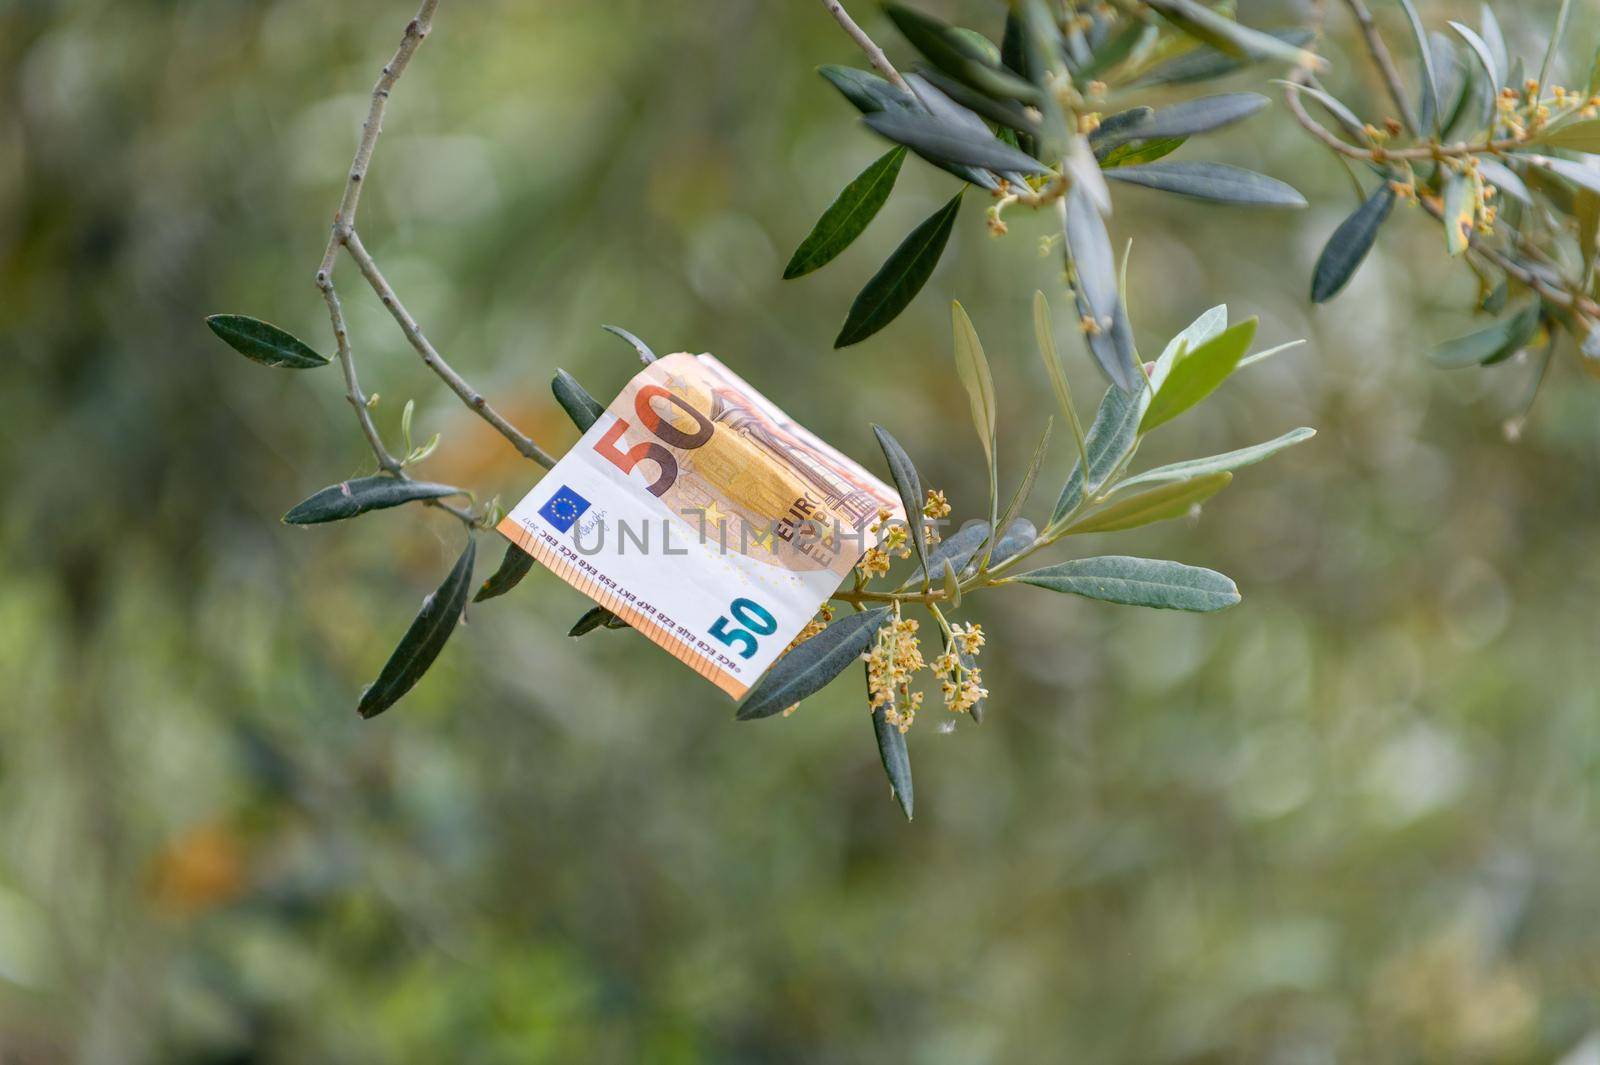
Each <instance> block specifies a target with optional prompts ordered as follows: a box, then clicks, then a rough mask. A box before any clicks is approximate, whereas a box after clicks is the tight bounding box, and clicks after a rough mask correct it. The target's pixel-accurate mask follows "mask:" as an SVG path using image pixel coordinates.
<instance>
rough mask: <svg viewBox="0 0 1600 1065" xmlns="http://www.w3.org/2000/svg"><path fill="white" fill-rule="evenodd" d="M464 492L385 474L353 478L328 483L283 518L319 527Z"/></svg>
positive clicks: (287, 521)
mask: <svg viewBox="0 0 1600 1065" xmlns="http://www.w3.org/2000/svg"><path fill="white" fill-rule="evenodd" d="M466 494H467V493H466V490H465V489H461V488H456V487H453V486H451V485H448V484H429V483H428V482H427V481H402V480H401V479H400V478H398V477H391V476H389V475H388V474H386V473H380V474H374V475H373V476H371V477H353V478H351V479H350V480H348V481H340V482H339V483H338V484H331V485H329V486H328V487H326V488H324V489H322V490H321V491H319V492H316V493H314V494H313V495H310V496H308V497H306V498H305V499H302V500H301V501H300V502H298V503H296V504H295V505H294V506H293V507H291V508H290V510H289V513H287V514H285V515H284V516H283V521H284V523H285V524H286V525H320V524H322V523H323V522H328V521H342V520H344V519H345V518H353V517H355V516H356V515H358V514H365V513H366V512H367V511H369V510H386V509H388V508H389V507H398V506H400V505H401V504H402V503H410V502H412V501H414V500H418V499H439V498H441V497H443V496H455V495H466Z"/></svg>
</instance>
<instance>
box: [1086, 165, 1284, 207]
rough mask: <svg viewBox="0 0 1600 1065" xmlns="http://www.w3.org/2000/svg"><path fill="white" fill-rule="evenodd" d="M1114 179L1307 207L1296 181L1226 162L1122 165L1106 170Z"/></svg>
mask: <svg viewBox="0 0 1600 1065" xmlns="http://www.w3.org/2000/svg"><path fill="white" fill-rule="evenodd" d="M1105 174H1106V177H1107V178H1108V179H1110V180H1112V181H1123V182H1126V183H1128V184H1130V185H1142V186H1143V187H1145V188H1147V189H1157V190H1159V191H1161V192H1172V193H1176V194H1178V195H1180V196H1188V197H1190V198H1192V199H1196V200H1208V201H1210V202H1212V203H1226V204H1233V205H1236V206H1241V207H1304V206H1305V205H1306V198H1305V197H1304V196H1302V195H1300V193H1299V191H1298V190H1296V189H1295V187H1294V186H1293V185H1289V184H1286V183H1284V182H1282V181H1279V180H1278V179H1277V178H1272V177H1268V176H1267V175H1265V174H1258V173H1256V172H1255V171H1254V170H1246V169H1244V168H1243V167H1238V166H1229V165H1228V164H1227V163H1204V162H1158V163H1140V164H1138V165H1135V166H1119V167H1116V168H1114V169H1111V170H1107V171H1106V172H1105Z"/></svg>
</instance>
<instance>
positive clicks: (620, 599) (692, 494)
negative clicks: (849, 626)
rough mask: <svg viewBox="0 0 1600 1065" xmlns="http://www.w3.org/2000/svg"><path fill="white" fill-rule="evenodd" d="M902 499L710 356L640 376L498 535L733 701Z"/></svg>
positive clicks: (683, 358) (672, 358) (899, 514)
mask: <svg viewBox="0 0 1600 1065" xmlns="http://www.w3.org/2000/svg"><path fill="white" fill-rule="evenodd" d="M882 511H888V512H889V514H890V515H891V516H892V517H894V518H897V519H901V520H903V519H904V516H905V514H904V508H903V507H902V506H901V504H900V500H899V497H898V495H897V494H896V493H895V492H894V491H893V490H892V489H891V488H889V486H888V485H886V484H884V483H883V482H882V481H880V480H878V479H877V478H876V477H874V476H872V474H870V473H868V472H867V471H866V470H864V469H863V468H862V467H861V466H860V465H858V464H857V463H855V462H854V461H852V460H851V459H849V458H847V457H845V456H844V455H843V454H841V453H840V452H838V451H836V450H835V449H834V448H832V447H830V446H829V445H828V444H827V443H825V442H824V441H822V440H821V439H820V438H818V437H817V436H816V435H815V434H813V433H811V432H810V431H809V430H807V429H806V428H805V427H804V426H801V425H799V424H798V423H796V422H795V421H793V420H792V419H791V418H790V417H789V416H788V415H787V414H785V413H784V412H783V411H781V410H779V409H778V408H777V407H776V406H774V405H773V404H772V403H771V402H770V401H769V400H767V398H766V397H765V396H763V395H761V393H759V392H757V391H756V390H755V389H753V388H751V387H750V386H749V385H748V384H746V383H745V382H744V381H743V380H741V379H740V378H739V377H738V376H737V375H735V374H734V373H733V372H732V371H731V370H729V369H728V368H727V367H725V366H723V365H722V363H720V362H718V361H717V360H716V359H715V358H713V357H712V356H710V355H687V354H677V355H668V356H666V357H665V358H661V359H657V360H656V361H655V362H653V363H651V364H649V365H648V366H646V367H645V369H644V370H643V371H642V372H640V373H639V374H638V375H637V376H636V377H634V378H633V380H632V381H630V382H628V385H627V387H626V388H624V389H623V390H622V393H621V394H620V395H619V396H617V398H616V399H614V400H612V402H611V404H610V406H609V407H608V408H607V409H606V410H605V412H604V413H602V414H601V415H600V417H599V418H598V419H596V421H595V423H594V424H593V425H592V426H590V427H589V430H588V432H586V433H585V434H584V435H583V439H581V440H579V441H578V443H577V445H576V446H574V447H573V448H572V450H571V451H569V452H568V453H567V454H566V456H565V457H563V458H562V459H561V461H560V462H558V463H556V465H555V468H553V469H552V470H550V472H549V473H547V474H546V475H545V477H544V478H543V480H541V481H540V482H539V483H538V485H536V486H535V487H534V489H533V491H531V492H529V493H528V495H527V496H526V497H525V498H524V499H523V500H522V502H520V503H519V504H517V506H516V508H515V509H514V510H513V511H512V512H511V513H510V514H509V515H507V516H506V518H505V519H504V520H503V521H502V522H501V523H500V525H499V530H500V532H502V533H503V534H505V536H507V537H508V538H510V539H511V540H512V541H513V542H514V543H516V544H517V545H518V546H519V547H521V548H522V549H523V550H524V551H526V552H528V553H529V554H530V555H532V556H533V557H534V558H536V559H538V560H539V561H540V562H541V563H543V564H544V565H545V566H546V567H548V568H549V569H550V570H551V571H552V572H554V573H555V574H556V575H557V576H559V577H560V578H561V579H562V580H564V581H566V582H567V583H568V584H570V585H572V586H573V587H574V588H576V589H578V590H579V591H580V592H583V593H584V594H585V595H587V596H589V597H590V598H591V599H593V600H594V601H595V602H596V603H598V604H600V605H601V606H603V607H605V608H606V609H608V610H610V611H611V612H612V613H614V614H616V615H617V616H618V617H620V618H622V619H623V620H624V621H626V622H627V623H628V624H629V625H631V626H633V627H634V628H636V629H638V630H639V631H640V632H642V633H643V634H644V635H646V636H648V637H649V638H650V639H651V640H653V641H655V642H656V643H658V644H660V645H661V646H662V647H664V648H666V649H667V651H669V652H670V653H671V654H673V655H674V656H675V657H677V658H678V659H679V660H681V661H683V662H685V663H687V664H688V665H689V666H690V668H692V669H694V670H695V671H696V672H698V673H699V674H700V675H701V676H704V677H706V678H707V679H708V680H710V681H712V682H713V683H714V684H716V685H717V686H718V687H719V688H721V689H722V690H723V691H725V692H727V693H728V694H729V695H731V696H733V697H734V698H739V697H740V696H742V695H744V693H745V692H746V691H748V690H749V688H750V686H751V685H752V684H753V683H754V682H755V680H756V678H758V677H759V676H761V674H762V673H764V672H765V671H766V669H767V667H768V666H770V665H771V664H772V662H773V660H774V659H776V658H777V657H778V655H779V654H780V653H782V651H783V649H784V648H786V647H787V646H788V645H789V643H790V642H791V641H792V640H793V639H794V638H795V636H796V635H797V634H798V633H799V632H800V630H801V629H802V628H803V627H804V626H805V624H806V622H807V621H809V620H811V618H812V616H813V615H814V614H815V613H816V612H817V608H818V607H819V606H820V605H821V604H822V603H823V602H824V601H825V600H826V599H827V598H828V597H829V596H830V595H832V594H833V592H834V590H835V589H836V588H837V587H838V586H839V583H840V582H841V581H842V580H844V578H845V577H847V576H848V575H849V574H850V571H851V569H852V567H854V566H855V564H856V562H857V561H858V560H859V559H860V557H861V555H862V553H863V552H864V551H865V550H866V549H867V548H868V547H870V546H872V543H873V540H874V539H875V537H876V535H877V534H876V533H873V532H871V531H870V530H871V528H872V527H873V526H874V525H876V524H878V515H879V513H880V512H882Z"/></svg>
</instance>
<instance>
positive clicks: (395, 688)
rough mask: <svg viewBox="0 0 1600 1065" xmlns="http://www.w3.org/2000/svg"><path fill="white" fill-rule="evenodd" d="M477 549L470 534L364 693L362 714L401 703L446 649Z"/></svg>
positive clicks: (468, 586) (463, 603) (359, 709)
mask: <svg viewBox="0 0 1600 1065" xmlns="http://www.w3.org/2000/svg"><path fill="white" fill-rule="evenodd" d="M477 550H478V544H477V541H476V540H474V539H472V538H471V537H470V536H469V537H468V538H467V547H466V550H465V551H463V552H461V557H460V558H459V559H457V560H456V564H455V565H454V566H453V567H451V569H450V573H449V575H448V576H446V577H445V579H444V583H443V584H441V585H439V587H438V588H437V589H436V590H435V591H434V593H433V594H432V595H430V596H428V598H426V599H424V600H423V601H422V610H421V611H419V612H418V614H417V616H416V618H415V619H414V620H413V621H412V622H411V627H410V628H408V629H407V630H406V634H405V635H404V636H402V637H401V638H400V644H399V646H398V647H396V648H395V649H394V653H393V654H392V655H390V656H389V661H387V662H385V663H384V666H383V669H382V671H380V672H379V673H378V679H377V680H375V681H373V682H372V683H371V684H370V685H369V686H368V687H367V690H366V691H364V692H362V693H361V702H360V703H359V704H358V705H357V707H356V711H357V712H358V713H359V714H360V715H361V716H362V717H376V716H377V715H379V714H381V713H383V712H384V711H385V710H387V709H389V707H391V706H393V705H394V704H395V703H396V702H398V701H399V700H400V697H401V696H403V695H405V693H406V692H408V691H410V690H411V689H412V687H413V686H414V685H415V684H416V683H417V681H419V680H421V679H422V675H423V674H424V673H426V672H427V671H428V667H429V666H431V665H433V660H434V659H436V658H438V657H439V652H440V651H442V650H444V645H445V643H446V642H447V641H448V640H449V639H450V636H451V634H452V633H454V632H455V630H456V624H457V622H459V621H460V620H461V612H462V610H464V609H465V608H466V605H467V594H468V592H469V591H470V590H471V586H472V563H473V561H474V559H476V558H477Z"/></svg>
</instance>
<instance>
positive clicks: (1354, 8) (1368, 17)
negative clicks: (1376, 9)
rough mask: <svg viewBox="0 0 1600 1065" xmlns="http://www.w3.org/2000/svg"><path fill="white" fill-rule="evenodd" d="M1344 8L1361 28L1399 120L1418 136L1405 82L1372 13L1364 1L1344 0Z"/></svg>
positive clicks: (1417, 125) (1417, 126)
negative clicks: (1396, 109)
mask: <svg viewBox="0 0 1600 1065" xmlns="http://www.w3.org/2000/svg"><path fill="white" fill-rule="evenodd" d="M1345 6H1346V7H1348V8H1349V9H1350V14H1352V15H1354V16H1355V20H1356V22H1357V23H1359V24H1360V26H1361V35H1362V37H1364V38H1365V39H1366V42H1367V51H1368V52H1370V53H1372V62H1373V63H1374V64H1376V66H1377V68H1378V71H1379V73H1381V74H1382V75H1383V80H1384V82H1385V83H1386V84H1387V85H1388V86H1389V95H1390V96H1391V97H1392V98H1393V99H1394V105H1395V107H1397V108H1399V109H1400V120H1401V121H1402V122H1404V123H1405V124H1406V128H1407V129H1409V130H1410V131H1411V135H1412V136H1413V137H1416V136H1420V135H1421V134H1422V130H1421V129H1420V128H1419V123H1418V122H1417V116H1416V115H1415V114H1413V113H1412V111H1411V102H1410V100H1408V99H1407V97H1406V86H1405V82H1403V81H1401V80H1400V71H1399V69H1397V68H1396V67H1395V65H1394V57H1393V56H1392V55H1390V54H1389V46H1388V45H1386V44H1384V43H1383V37H1382V35H1380V34H1379V33H1378V26H1377V23H1375V22H1374V21H1373V19H1372V12H1371V11H1369V10H1367V5H1366V3H1364V0H1345Z"/></svg>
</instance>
